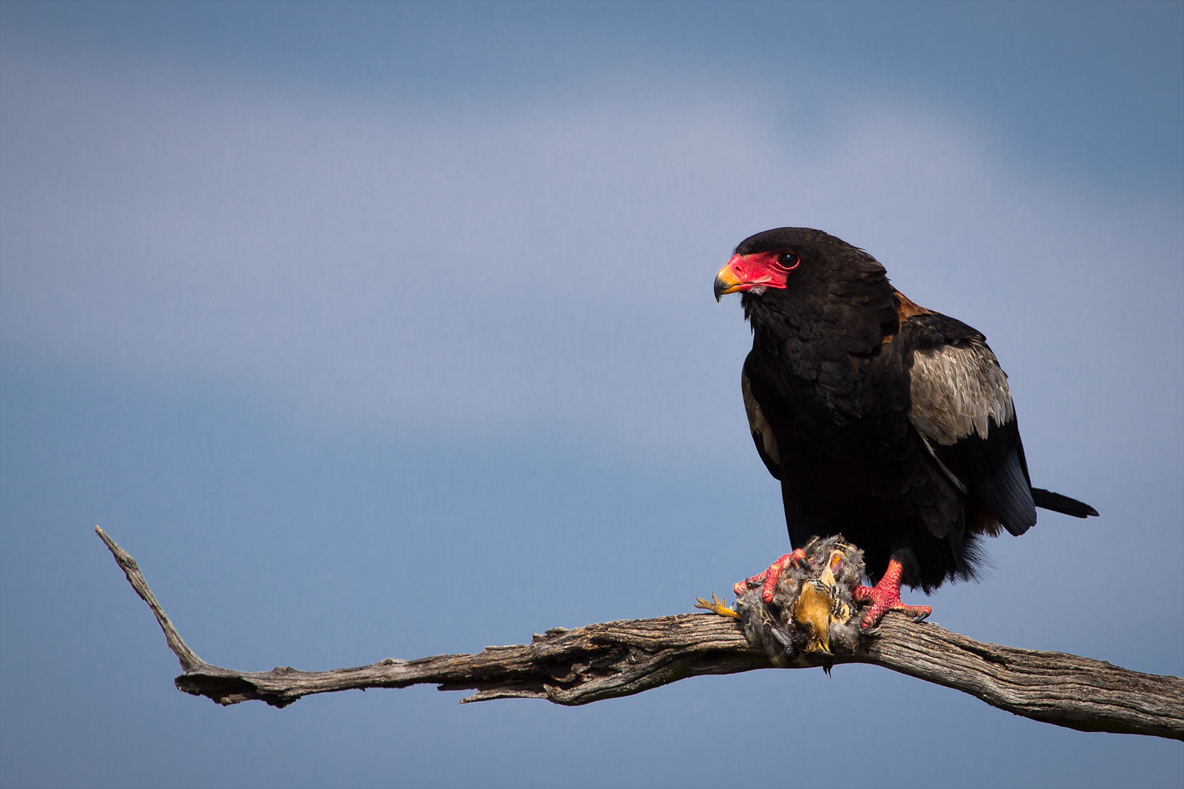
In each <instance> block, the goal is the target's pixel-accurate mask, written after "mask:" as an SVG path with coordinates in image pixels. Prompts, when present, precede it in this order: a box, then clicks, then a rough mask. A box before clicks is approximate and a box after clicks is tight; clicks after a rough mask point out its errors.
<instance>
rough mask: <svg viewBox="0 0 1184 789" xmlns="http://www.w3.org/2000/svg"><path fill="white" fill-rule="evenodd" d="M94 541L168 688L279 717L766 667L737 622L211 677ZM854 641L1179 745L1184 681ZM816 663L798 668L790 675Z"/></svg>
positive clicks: (561, 694) (976, 685)
mask: <svg viewBox="0 0 1184 789" xmlns="http://www.w3.org/2000/svg"><path fill="white" fill-rule="evenodd" d="M95 531H96V532H97V533H98V535H99V537H100V538H101V539H102V540H103V542H104V543H105V544H106V546H107V548H108V549H109V550H110V551H111V554H112V555H113V556H114V557H115V561H116V562H117V563H118V564H119V566H120V568H121V569H122V570H123V571H124V573H125V574H126V575H127V579H128V581H129V583H131V585H132V588H133V589H135V591H136V593H137V594H138V595H139V596H140V597H141V598H142V599H143V600H144V602H146V603H147V604H148V606H149V608H150V609H151V610H152V612H153V614H154V615H155V616H156V620H157V623H158V624H159V625H160V628H161V630H162V631H164V634H165V639H166V640H167V642H168V645H169V648H170V649H171V650H172V651H173V653H174V654H175V655H176V656H177V659H178V660H179V661H180V662H181V668H182V671H183V673H182V674H181V675H180V676H179V677H177V679H176V685H177V688H178V689H180V690H182V691H184V692H186V693H190V694H193V695H195V696H205V697H207V698H210V699H213V700H214V701H216V702H218V703H219V704H223V705H229V704H237V703H239V702H243V701H251V700H257V701H263V702H266V703H267V704H270V705H272V706H275V707H286V706H287V705H289V704H291V703H292V702H294V701H297V700H299V699H300V698H302V697H304V696H308V695H311V694H314V693H335V692H337V691H342V690H365V689H368V688H405V687H408V686H410V685H421V684H430V685H438V686H439V689H440V690H476V691H477V693H476V694H474V695H472V696H469V697H468V698H465V699H464V700H463V701H465V702H470V701H489V700H492V699H504V698H535V699H546V700H547V701H551V702H554V703H556V704H563V705H567V706H577V705H580V704H590V703H591V702H594V701H600V700H601V699H609V698H618V697H621V696H630V695H632V694H634V693H641V692H643V691H646V690H649V689H650V688H656V687H659V686H661V685H667V684H669V683H671V682H677V681H678V680H681V679H686V678H687V677H696V676H702V675H705V674H735V673H738V672H741V671H752V670H753V669H760V668H776V666H775V665H774V664H773V662H772V661H771V660H770V659H769V658H768V657H766V656H765V654H764V653H763V652H762V651H760V650H759V649H755V648H753V647H751V646H749V644H748V642H747V640H746V639H745V638H744V634H743V632H742V631H741V628H740V624H739V623H738V622H737V621H736V620H734V619H728V618H725V617H721V616H716V615H715V614H679V615H676V616H663V617H658V618H655V619H635V620H620V621H616V622H605V623H602V624H595V625H587V626H585V627H580V628H576V629H574V630H566V629H564V628H555V629H553V630H548V631H547V632H546V633H545V634H542V635H538V634H536V635H535V636H534V639H533V640H532V642H531V643H529V644H519V645H515V646H504V647H487V648H486V649H485V650H484V651H482V652H480V653H478V654H475V655H466V654H461V655H434V656H432V657H425V658H420V659H418V660H396V659H393V658H388V659H386V660H382V661H380V662H378V663H374V664H372V665H369V666H359V667H357V668H342V669H334V670H332V671H298V670H296V669H292V668H286V667H280V668H275V669H272V670H271V671H262V672H250V671H235V670H233V669H226V668H220V667H218V666H212V665H210V664H209V663H206V662H205V661H203V660H202V659H201V658H199V657H198V656H197V654H196V653H194V652H193V650H191V649H190V648H189V647H188V646H187V645H186V644H185V641H184V639H182V638H181V636H180V634H179V633H178V632H177V630H176V628H175V627H174V626H173V623H172V622H171V621H170V620H169V618H168V616H167V615H166V614H165V612H164V609H163V608H161V606H160V604H159V603H158V602H157V601H156V598H155V596H154V595H153V594H152V590H151V589H150V588H149V586H148V583H147V582H146V581H145V580H144V576H143V574H142V573H141V571H140V568H139V566H138V565H137V564H136V561H135V559H133V558H132V557H131V556H130V555H129V554H128V553H127V552H126V551H124V550H123V549H122V548H120V547H119V546H118V545H117V544H116V543H115V542H114V541H113V540H112V539H111V538H110V537H108V536H107V535H106V534H105V533H104V532H103V530H102V529H100V528H98V527H97V526H96V527H95ZM865 642H866V643H865V644H864V645H863V647H862V648H861V651H860V652H858V653H857V654H854V655H836V656H835V661H834V662H835V663H836V664H839V663H870V664H872V665H876V666H882V667H884V668H887V669H891V670H892V671H897V672H900V673H902V674H907V675H909V676H911V677H916V678H918V679H922V680H925V681H926V682H933V683H936V684H938V685H944V686H945V687H949V688H954V689H956V690H960V691H962V692H963V693H969V694H970V695H972V696H975V697H976V698H979V699H982V700H983V701H985V702H987V703H988V704H990V705H992V706H994V707H998V708H999V709H1002V710H1007V711H1008V712H1012V713H1015V714H1016V715H1021V716H1023V717H1026V718H1032V719H1034V720H1038V721H1044V722H1046V723H1052V724H1055V725H1057V726H1065V727H1068V728H1072V729H1079V730H1082V731H1106V732H1118V733H1130V734H1146V735H1152V736H1157V737H1167V738H1172V739H1177V740H1184V680H1181V679H1180V678H1179V677H1170V676H1158V675H1155V674H1141V673H1138V672H1134V671H1128V670H1127V669H1124V668H1121V667H1119V666H1115V665H1113V664H1110V663H1106V662H1103V661H1098V660H1091V659H1089V658H1083V657H1077V656H1075V655H1067V654H1063V653H1059V652H1038V651H1034V650H1028V649H1016V648H1014V647H1004V646H999V645H997V644H984V643H981V642H978V641H975V640H973V639H970V638H967V637H966V636H962V635H959V634H957V633H951V632H949V631H948V630H945V629H943V628H941V627H939V626H937V625H934V624H929V623H922V624H917V623H914V622H912V621H910V620H909V619H907V618H906V617H904V616H901V615H899V614H896V613H890V614H889V615H888V616H887V617H886V618H885V620H884V622H883V624H882V625H881V626H880V627H879V628H878V629H877V630H876V631H875V633H874V635H871V636H869V637H868V638H867V639H865ZM819 665H821V662H820V661H804V662H802V663H801V664H799V665H795V666H793V667H794V668H806V667H810V666H819Z"/></svg>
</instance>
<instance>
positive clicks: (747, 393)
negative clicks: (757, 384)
mask: <svg viewBox="0 0 1184 789" xmlns="http://www.w3.org/2000/svg"><path fill="white" fill-rule="evenodd" d="M752 363H753V362H752V353H751V352H750V353H749V354H748V357H747V358H746V359H745V360H744V368H743V369H742V370H741V371H740V389H741V391H742V392H743V393H744V412H745V413H746V414H748V429H749V431H750V432H751V433H752V443H754V444H756V452H757V454H758V455H760V456H761V460H762V461H764V464H765V468H767V469H768V470H769V473H770V474H772V475H773V479H776V480H780V479H781V451H780V449H779V447H778V446H777V437H776V436H775V435H774V434H773V428H772V426H771V425H770V424H769V421H768V419H766V418H765V414H764V412H763V411H762V410H761V404H760V403H759V402H757V399H756V397H755V396H754V395H753V394H752V382H751V380H750V379H749V376H748V367H749V365H750V364H752Z"/></svg>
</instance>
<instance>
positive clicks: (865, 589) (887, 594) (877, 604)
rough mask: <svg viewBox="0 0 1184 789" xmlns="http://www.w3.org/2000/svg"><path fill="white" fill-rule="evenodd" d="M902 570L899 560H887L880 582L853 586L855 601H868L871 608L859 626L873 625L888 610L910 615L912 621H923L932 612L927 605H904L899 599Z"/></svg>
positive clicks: (877, 622) (869, 626)
mask: <svg viewBox="0 0 1184 789" xmlns="http://www.w3.org/2000/svg"><path fill="white" fill-rule="evenodd" d="M903 570H904V568H903V567H902V566H901V564H900V562H898V561H896V560H895V559H889V560H888V569H887V570H886V571H885V572H884V576H883V577H882V578H881V579H880V582H879V583H878V584H876V585H875V586H874V587H871V586H858V587H856V588H855V594H854V597H855V600H856V601H857V602H870V603H871V604H872V605H871V608H869V609H868V610H867V613H865V614H864V615H863V619H861V620H860V622H859V626H860V627H861V628H863V629H864V630H867V629H868V628H871V627H875V626H876V625H877V624H879V623H880V620H881V619H883V618H884V614H886V613H888V612H889V611H900V612H901V613H903V614H904V615H905V616H911V617H912V618H913V621H914V622H923V621H925V618H926V617H928V616H929V615H930V614H932V613H933V609H932V608H930V607H929V606H927V605H905V604H904V603H902V602H901V601H900V574H901V572H902V571H903Z"/></svg>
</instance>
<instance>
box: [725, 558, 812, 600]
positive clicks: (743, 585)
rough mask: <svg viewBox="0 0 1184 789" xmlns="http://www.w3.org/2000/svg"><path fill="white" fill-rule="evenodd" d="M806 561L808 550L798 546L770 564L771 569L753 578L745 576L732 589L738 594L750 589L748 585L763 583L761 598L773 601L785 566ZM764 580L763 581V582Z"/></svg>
mask: <svg viewBox="0 0 1184 789" xmlns="http://www.w3.org/2000/svg"><path fill="white" fill-rule="evenodd" d="M804 561H806V552H805V551H803V550H802V549H801V548H798V549H797V550H796V551H794V552H793V553H787V554H785V555H784V556H782V557H781V558H780V559H778V560H777V561H775V562H773V563H772V564H770V565H769V569H768V570H765V571H764V572H763V573H761V574H760V575H754V576H752V577H751V578H745V579H744V580H743V581H741V582H739V583H738V584H736V585H734V586H733V587H732V591H733V592H735V593H736V596H737V597H739V596H740V595H742V594H744V593H745V592H747V591H748V587H750V586H754V585H756V584H762V587H761V599H762V600H764V601H765V602H766V603H771V602H773V594H774V593H775V592H776V591H777V579H778V578H780V577H781V573H783V572H785V568H786V567H789V566H790V565H793V564H797V563H799V562H804ZM762 582H763V583H762Z"/></svg>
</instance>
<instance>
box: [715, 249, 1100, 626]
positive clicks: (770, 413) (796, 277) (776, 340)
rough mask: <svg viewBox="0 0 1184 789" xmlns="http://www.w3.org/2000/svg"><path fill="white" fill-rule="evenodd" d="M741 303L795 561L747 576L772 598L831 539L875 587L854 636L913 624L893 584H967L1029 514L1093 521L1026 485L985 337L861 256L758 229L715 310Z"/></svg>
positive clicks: (751, 382)
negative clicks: (898, 286) (902, 288)
mask: <svg viewBox="0 0 1184 789" xmlns="http://www.w3.org/2000/svg"><path fill="white" fill-rule="evenodd" d="M737 291H739V292H740V293H741V297H740V303H741V305H742V306H743V308H744V316H745V317H746V318H747V319H748V321H749V323H750V324H751V326H752V333H753V342H752V351H751V352H750V353H749V354H748V358H747V359H745V361H744V369H743V373H742V374H741V387H742V389H743V393H744V407H745V410H746V411H747V412H748V423H749V426H750V427H751V430H752V438H753V441H754V442H755V443H756V449H757V452H758V453H759V454H760V457H761V460H763V461H764V463H765V466H766V467H767V468H768V469H769V473H770V474H772V475H773V476H774V477H775V478H777V479H778V480H780V481H781V492H782V499H783V501H784V504H785V520H786V524H787V526H788V528H789V539H790V542H791V543H792V545H793V547H794V548H795V549H797V550H796V552H795V553H794V554H787V555H786V556H784V557H782V558H781V559H779V560H778V561H777V562H775V563H774V564H773V565H772V566H771V567H770V568H769V570H767V571H766V572H765V573H762V574H761V575H759V576H754V577H753V579H750V580H753V581H761V580H764V581H765V584H766V585H765V590H766V593H767V595H768V596H771V594H772V590H773V588H774V586H775V584H776V580H777V576H778V575H779V574H780V572H781V570H783V569H784V568H785V567H786V566H788V564H790V563H793V562H795V561H800V559H801V556H799V555H798V554H800V552H801V549H802V548H803V547H805V546H806V544H807V543H808V542H809V541H810V539H811V538H812V537H815V536H818V537H826V536H831V535H837V534H840V533H841V534H842V535H843V536H844V537H845V538H846V539H848V540H850V541H851V542H853V543H854V544H856V545H858V546H859V547H860V548H862V549H863V551H864V558H865V561H866V564H867V571H868V575H869V577H870V578H871V580H872V581H873V582H876V587H875V588H874V589H873V588H868V587H862V588H861V589H860V590H858V592H859V594H858V595H857V598H858V599H863V600H870V601H871V602H872V603H873V605H872V608H871V609H870V610H869V611H868V613H867V614H866V615H865V616H864V619H863V626H864V627H868V626H871V625H873V624H875V623H876V622H878V621H879V619H880V618H881V617H882V616H883V615H884V612H885V611H888V610H893V609H900V610H904V611H905V612H906V613H909V614H911V615H913V616H916V617H918V618H923V617H924V616H927V615H928V614H929V613H930V609H929V607H928V606H905V605H903V604H901V602H900V585H901V583H905V584H908V585H909V586H912V587H920V588H921V589H922V590H924V591H925V592H929V591H931V590H933V589H936V588H937V587H938V586H940V585H941V584H942V583H944V582H945V581H947V580H953V579H968V578H973V577H974V575H975V567H976V563H977V562H979V560H980V557H981V549H980V547H979V544H978V541H979V538H980V536H981V535H984V534H987V535H990V536H995V535H997V534H999V532H1000V530H1001V529H1006V530H1007V531H1009V532H1010V533H1012V534H1015V535H1020V534H1023V533H1024V532H1026V531H1027V530H1028V529H1029V528H1031V527H1032V526H1033V525H1034V524H1035V523H1036V508H1037V507H1042V508H1044V509H1049V510H1054V511H1056V512H1061V513H1064V514H1066V515H1073V516H1076V517H1079V518H1084V517H1086V516H1089V515H1097V514H1098V513H1097V511H1096V510H1095V509H1094V508H1093V507H1091V506H1089V505H1088V504H1084V503H1082V502H1080V501H1077V500H1075V499H1071V498H1069V497H1067V496H1062V495H1060V494H1058V493H1052V492H1051V491H1047V490H1042V489H1040V488H1033V487H1032V484H1031V479H1030V477H1029V474H1028V464H1027V461H1026V460H1025V458H1024V447H1023V443H1022V442H1021V441H1020V433H1019V427H1018V424H1017V422H1016V414H1015V405H1014V404H1013V403H1012V399H1011V392H1010V391H1009V390H1008V386H1007V375H1006V374H1005V373H1004V372H1003V370H1002V369H1001V368H1000V367H999V362H998V360H996V358H995V354H994V353H992V352H991V349H990V347H988V346H987V343H986V338H985V337H984V336H983V335H982V334H981V333H980V332H978V331H976V330H975V329H973V328H971V327H970V326H967V325H966V324H965V323H962V322H961V321H959V320H955V319H954V318H950V317H948V316H946V315H942V314H941V313H938V312H934V311H932V310H928V309H925V308H924V307H920V306H918V305H916V304H914V303H913V302H912V301H910V300H909V299H908V298H906V297H905V296H904V294H902V293H900V292H899V291H897V290H895V289H894V288H893V287H892V285H891V283H890V282H889V281H888V276H887V273H886V272H885V270H884V267H883V266H882V265H880V263H879V262H878V261H877V260H876V259H875V258H873V257H872V256H871V255H869V254H867V253H866V252H864V251H863V250H861V249H857V248H856V247H853V246H851V245H850V244H848V243H846V242H844V241H842V240H840V239H838V238H835V237H834V236H831V235H829V234H827V233H824V232H822V231H820V230H811V229H808V228H792V227H790V228H778V229H775V230H768V231H765V232H763V233H758V234H756V235H754V236H751V237H749V238H747V239H745V240H744V241H743V242H741V243H740V245H739V246H738V247H736V251H735V254H734V255H733V256H732V258H731V260H729V261H728V263H727V265H725V266H724V267H723V268H722V269H720V271H719V274H718V275H717V276H716V278H715V296H716V299H717V300H718V299H719V298H720V296H722V295H724V294H726V293H733V292H737ZM743 585H744V584H743V582H742V583H741V584H738V585H737V587H738V588H739V587H741V586H743ZM770 599H771V597H770Z"/></svg>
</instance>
